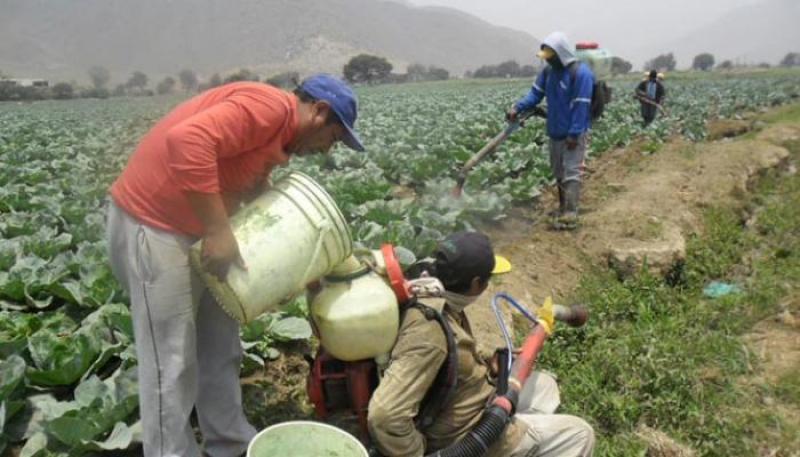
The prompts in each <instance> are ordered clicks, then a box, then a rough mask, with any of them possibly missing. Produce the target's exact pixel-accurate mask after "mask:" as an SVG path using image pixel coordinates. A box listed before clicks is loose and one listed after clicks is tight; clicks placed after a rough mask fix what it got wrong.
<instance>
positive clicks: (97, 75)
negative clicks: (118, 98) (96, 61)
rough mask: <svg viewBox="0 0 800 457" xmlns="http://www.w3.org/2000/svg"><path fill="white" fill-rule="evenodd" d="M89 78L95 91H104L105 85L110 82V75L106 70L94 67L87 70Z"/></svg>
mask: <svg viewBox="0 0 800 457" xmlns="http://www.w3.org/2000/svg"><path fill="white" fill-rule="evenodd" d="M89 78H90V79H91V80H92V86H94V88H95V89H104V88H105V87H106V84H108V82H109V81H111V73H110V72H109V71H108V69H107V68H105V67H101V66H98V65H95V66H93V67H91V68H89Z"/></svg>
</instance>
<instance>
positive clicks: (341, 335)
mask: <svg viewBox="0 0 800 457" xmlns="http://www.w3.org/2000/svg"><path fill="white" fill-rule="evenodd" d="M310 310H311V318H312V320H313V322H314V327H315V328H316V331H317V333H318V335H319V339H320V344H321V345H322V347H323V348H324V349H325V350H326V351H327V352H328V353H330V354H331V355H332V356H334V357H335V358H337V359H339V360H343V361H346V362H350V361H356V360H364V359H370V358H374V357H377V356H379V355H383V354H387V353H389V352H390V351H391V349H392V346H394V343H395V340H396V339H397V333H398V329H399V326H400V311H399V306H398V301H397V297H396V296H395V293H394V291H393V290H392V288H391V287H390V286H389V284H388V283H387V282H386V278H384V277H383V276H381V275H379V274H378V273H376V272H375V271H374V270H373V269H370V268H367V267H366V265H364V264H363V263H362V262H361V261H359V260H357V259H356V258H355V257H351V258H350V259H348V261H347V262H344V263H343V264H342V265H340V266H339V267H337V268H336V271H334V272H333V273H332V274H331V275H329V276H326V277H325V278H324V279H323V288H322V290H321V291H320V292H319V293H318V294H317V295H316V296H315V297H314V299H313V300H312V302H311V307H310Z"/></svg>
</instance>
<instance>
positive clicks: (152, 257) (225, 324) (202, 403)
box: [107, 202, 256, 457]
mask: <svg viewBox="0 0 800 457" xmlns="http://www.w3.org/2000/svg"><path fill="white" fill-rule="evenodd" d="M107 229H108V240H109V257H110V258H111V267H112V270H113V271H114V275H115V276H116V277H117V279H118V280H119V281H120V283H121V284H122V285H123V287H124V288H125V290H126V291H127V292H128V294H129V295H130V298H131V316H132V318H133V330H134V335H135V340H136V355H137V357H138V360H139V366H138V375H139V412H140V415H141V418H142V428H143V442H144V455H145V456H147V457H199V456H200V449H199V447H198V445H197V442H196V440H195V436H194V432H193V430H192V427H191V425H190V423H189V415H190V414H191V412H192V408H196V409H197V416H198V419H199V423H200V430H201V432H202V433H203V437H204V440H205V449H204V450H205V453H206V454H207V455H209V456H211V457H233V456H238V455H239V454H241V453H242V452H244V451H245V450H246V449H247V444H248V442H249V441H250V439H252V437H253V436H254V435H255V433H256V431H255V429H254V428H253V426H251V425H250V424H249V423H248V422H247V419H246V418H245V416H244V412H243V410H242V391H241V387H240V385H239V369H240V365H241V359H242V347H241V342H240V341H239V325H238V323H237V322H236V321H235V320H233V319H232V318H230V317H228V316H227V315H226V314H225V313H224V311H223V310H222V308H221V307H219V306H218V305H217V304H216V303H214V301H213V298H212V297H211V296H210V294H209V293H208V291H207V289H205V287H203V286H202V283H201V282H200V280H199V278H198V277H197V276H196V275H195V274H194V273H193V272H192V271H191V268H190V266H189V257H188V250H189V246H191V243H192V242H193V241H194V240H193V239H192V238H191V237H187V236H181V235H176V234H174V233H169V232H165V231H163V230H158V229H155V228H153V227H150V226H147V225H145V224H143V223H141V222H139V221H137V220H136V219H134V218H133V217H132V216H130V215H129V214H127V213H126V212H125V211H124V210H122V209H120V208H119V207H118V206H117V205H115V204H114V203H113V202H110V203H109V210H108V222H107Z"/></svg>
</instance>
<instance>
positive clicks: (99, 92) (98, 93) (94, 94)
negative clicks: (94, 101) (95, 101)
mask: <svg viewBox="0 0 800 457" xmlns="http://www.w3.org/2000/svg"><path fill="white" fill-rule="evenodd" d="M109 95H111V94H110V93H109V92H108V89H106V88H105V87H100V88H93V89H87V90H84V91H83V92H81V97H82V98H101V99H104V98H108V96H109Z"/></svg>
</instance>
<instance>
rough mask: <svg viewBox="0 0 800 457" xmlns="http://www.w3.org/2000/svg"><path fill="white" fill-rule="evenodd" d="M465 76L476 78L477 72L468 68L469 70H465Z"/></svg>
mask: <svg viewBox="0 0 800 457" xmlns="http://www.w3.org/2000/svg"><path fill="white" fill-rule="evenodd" d="M464 77H465V78H467V79H469V78H474V77H475V72H474V71H472V70H467V71H465V72H464Z"/></svg>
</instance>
